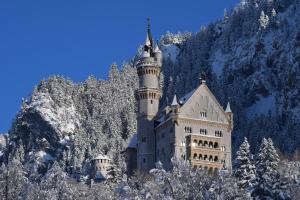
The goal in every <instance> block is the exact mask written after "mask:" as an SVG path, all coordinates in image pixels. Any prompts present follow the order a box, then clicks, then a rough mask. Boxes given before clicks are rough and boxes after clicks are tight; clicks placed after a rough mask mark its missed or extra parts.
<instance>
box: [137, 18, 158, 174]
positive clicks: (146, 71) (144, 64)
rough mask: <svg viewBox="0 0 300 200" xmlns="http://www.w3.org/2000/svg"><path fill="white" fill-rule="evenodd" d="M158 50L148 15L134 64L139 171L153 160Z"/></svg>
mask: <svg viewBox="0 0 300 200" xmlns="http://www.w3.org/2000/svg"><path fill="white" fill-rule="evenodd" d="M161 59H162V56H161V51H160V50H159V48H158V46H157V48H155V49H154V45H153V40H152V36H151V31H150V20H149V19H148V33H147V37H146V42H145V45H144V47H143V52H142V55H141V57H140V59H139V60H138V62H137V64H136V67H137V72H138V76H139V89H138V90H137V98H138V99H137V101H138V118H137V126H138V127H137V135H138V145H137V168H138V171H140V172H141V171H142V172H148V171H149V170H150V169H152V168H154V164H155V133H154V118H155V116H156V114H157V113H158V109H159V100H160V98H161V91H160V88H159V75H160V71H161V65H162V64H161V63H162V62H161Z"/></svg>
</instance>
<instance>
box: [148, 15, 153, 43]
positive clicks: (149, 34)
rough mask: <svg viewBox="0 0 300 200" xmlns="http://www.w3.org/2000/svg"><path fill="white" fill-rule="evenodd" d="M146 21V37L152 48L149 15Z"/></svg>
mask: <svg viewBox="0 0 300 200" xmlns="http://www.w3.org/2000/svg"><path fill="white" fill-rule="evenodd" d="M147 21H148V27H147V37H148V39H149V42H150V46H151V47H152V48H153V46H154V45H153V40H152V35H151V27H150V17H148V19H147Z"/></svg>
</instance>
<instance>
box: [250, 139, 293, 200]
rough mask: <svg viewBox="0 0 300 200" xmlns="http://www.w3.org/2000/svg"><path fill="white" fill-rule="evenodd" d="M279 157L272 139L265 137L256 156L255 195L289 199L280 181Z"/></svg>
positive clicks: (261, 197) (265, 197) (263, 197)
mask: <svg viewBox="0 0 300 200" xmlns="http://www.w3.org/2000/svg"><path fill="white" fill-rule="evenodd" d="M278 162H279V157H278V154H277V152H276V149H275V147H274V145H273V142H272V140H271V139H265V138H264V139H263V140H262V143H261V146H260V149H259V153H258V155H257V158H256V171H257V186H256V187H255V189H254V191H253V193H252V194H253V196H254V197H258V198H260V199H288V195H287V194H286V193H285V192H284V190H283V188H282V184H281V182H280V174H279V171H278Z"/></svg>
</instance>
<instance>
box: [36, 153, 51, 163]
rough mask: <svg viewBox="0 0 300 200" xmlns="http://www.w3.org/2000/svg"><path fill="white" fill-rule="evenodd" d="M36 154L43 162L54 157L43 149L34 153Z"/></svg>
mask: <svg viewBox="0 0 300 200" xmlns="http://www.w3.org/2000/svg"><path fill="white" fill-rule="evenodd" d="M36 155H37V157H39V158H41V159H42V160H43V161H44V162H47V161H49V160H54V158H53V157H52V156H51V155H50V154H48V153H46V152H45V151H39V152H37V153H36Z"/></svg>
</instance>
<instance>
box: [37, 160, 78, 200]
mask: <svg viewBox="0 0 300 200" xmlns="http://www.w3.org/2000/svg"><path fill="white" fill-rule="evenodd" d="M67 179H68V177H67V175H66V173H65V172H63V171H62V169H61V168H60V166H59V164H58V163H57V162H56V161H55V162H54V163H53V165H52V167H51V169H49V170H48V172H47V174H46V175H45V176H44V177H43V180H42V181H41V184H40V187H41V197H42V198H44V199H57V200H63V199H73V198H74V196H76V191H74V190H72V188H71V187H70V185H69V183H68V180H67Z"/></svg>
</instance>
